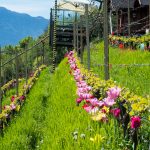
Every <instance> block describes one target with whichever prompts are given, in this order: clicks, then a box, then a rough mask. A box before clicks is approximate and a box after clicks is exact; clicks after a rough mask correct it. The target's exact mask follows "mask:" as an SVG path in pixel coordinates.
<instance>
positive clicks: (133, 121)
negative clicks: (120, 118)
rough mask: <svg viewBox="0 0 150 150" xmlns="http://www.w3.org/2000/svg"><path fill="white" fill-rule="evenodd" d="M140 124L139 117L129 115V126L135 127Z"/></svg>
mask: <svg viewBox="0 0 150 150" xmlns="http://www.w3.org/2000/svg"><path fill="white" fill-rule="evenodd" d="M140 125H141V118H140V117H139V116H134V117H131V128H132V129H136V128H139V127H140Z"/></svg>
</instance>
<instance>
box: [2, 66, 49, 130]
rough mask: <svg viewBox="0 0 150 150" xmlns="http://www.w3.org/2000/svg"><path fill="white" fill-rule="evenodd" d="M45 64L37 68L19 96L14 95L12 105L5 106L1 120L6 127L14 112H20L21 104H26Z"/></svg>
mask: <svg viewBox="0 0 150 150" xmlns="http://www.w3.org/2000/svg"><path fill="white" fill-rule="evenodd" d="M45 67H46V66H45V65H42V66H40V67H39V69H36V71H35V72H34V74H33V76H32V77H30V78H29V79H28V84H27V85H24V86H23V88H22V90H21V92H20V93H19V96H16V95H15V96H12V97H11V102H10V105H6V106H4V108H3V110H2V113H1V114H0V120H1V121H2V127H1V128H4V127H5V125H7V124H8V122H9V121H10V119H11V117H12V116H13V115H14V113H16V112H18V111H19V110H20V108H21V106H22V105H23V104H24V101H25V99H26V95H27V94H28V93H29V91H30V90H31V88H32V86H33V85H34V83H35V81H36V80H37V79H38V78H37V77H38V76H39V73H40V72H41V71H42V70H43V69H44V68H45Z"/></svg>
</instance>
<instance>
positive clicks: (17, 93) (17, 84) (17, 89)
mask: <svg viewBox="0 0 150 150" xmlns="http://www.w3.org/2000/svg"><path fill="white" fill-rule="evenodd" d="M15 54H16V58H15V61H16V95H17V96H18V95H19V81H18V78H19V77H18V54H17V48H16V49H15Z"/></svg>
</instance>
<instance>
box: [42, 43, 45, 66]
mask: <svg viewBox="0 0 150 150" xmlns="http://www.w3.org/2000/svg"><path fill="white" fill-rule="evenodd" d="M42 51H43V53H42V54H43V59H42V64H44V63H45V60H44V59H45V43H44V41H42Z"/></svg>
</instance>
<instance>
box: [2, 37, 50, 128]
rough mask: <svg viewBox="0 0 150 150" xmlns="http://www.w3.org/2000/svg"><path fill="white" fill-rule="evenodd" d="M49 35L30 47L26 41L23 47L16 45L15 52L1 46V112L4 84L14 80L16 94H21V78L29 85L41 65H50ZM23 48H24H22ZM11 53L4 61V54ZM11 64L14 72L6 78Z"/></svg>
mask: <svg viewBox="0 0 150 150" xmlns="http://www.w3.org/2000/svg"><path fill="white" fill-rule="evenodd" d="M48 37H49V35H48V36H45V37H44V38H43V39H41V40H40V41H39V42H37V43H36V44H34V45H33V46H31V47H28V44H27V43H26V42H22V43H21V45H22V46H21V47H19V46H16V47H15V48H14V51H13V53H10V51H6V50H3V49H2V48H1V47H0V114H1V113H2V110H3V104H2V102H3V97H4V94H5V91H4V90H3V89H2V87H3V85H4V84H7V83H8V81H11V80H14V81H15V82H14V83H15V86H14V88H16V92H15V94H16V96H19V79H24V80H25V83H24V85H27V83H28V79H29V77H31V76H32V75H33V73H34V71H35V70H36V69H38V70H39V67H40V65H43V64H45V65H49V64H50V63H51V62H50V59H49V56H50V55H51V54H49V53H50V51H49V46H48V47H47V45H48V44H47V41H48V40H47V39H48ZM21 48H22V49H21ZM6 53H7V54H9V56H10V58H9V59H7V60H6V61H5V62H3V59H2V58H3V57H4V55H6ZM12 56H13V57H12ZM8 65H10V66H11V69H12V70H13V72H15V74H13V72H12V73H11V76H9V78H8V77H7V78H6V75H7V72H6V70H5V68H6V67H7V66H8ZM1 129H2V124H1V121H0V130H1Z"/></svg>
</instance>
